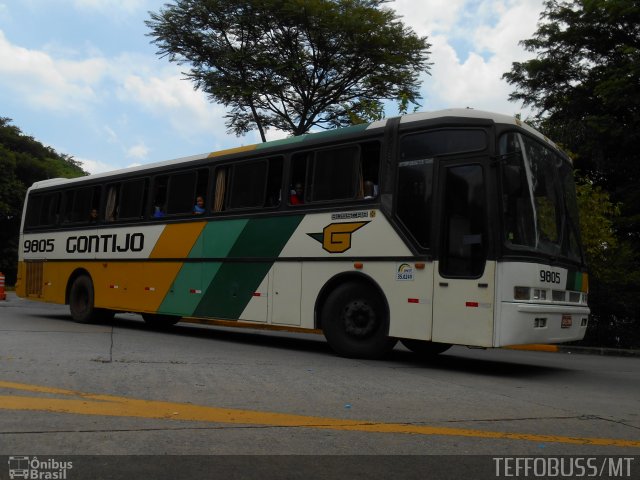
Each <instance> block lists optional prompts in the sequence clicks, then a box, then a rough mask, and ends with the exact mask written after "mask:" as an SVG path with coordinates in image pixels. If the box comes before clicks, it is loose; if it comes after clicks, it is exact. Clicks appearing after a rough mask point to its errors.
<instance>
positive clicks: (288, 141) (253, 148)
mask: <svg viewBox="0 0 640 480" xmlns="http://www.w3.org/2000/svg"><path fill="white" fill-rule="evenodd" d="M446 118H451V119H454V118H455V119H461V118H476V119H485V120H492V121H493V122H495V123H499V124H507V125H514V126H515V125H517V126H518V127H521V128H523V129H525V130H527V131H528V132H529V133H531V134H533V135H535V136H536V137H538V138H540V139H542V140H544V141H545V142H546V143H548V144H550V145H552V146H553V147H555V148H558V147H557V146H556V145H555V144H554V143H553V142H552V141H550V140H549V139H548V138H547V137H545V136H544V135H542V134H541V133H540V132H538V131H537V130H535V129H533V128H532V127H530V126H529V125H527V124H526V123H524V122H522V121H521V120H519V119H517V118H515V117H510V116H508V115H503V114H499V113H493V112H487V111H483V110H474V109H471V108H450V109H444V110H436V111H432V112H419V113H412V114H407V115H403V116H402V117H400V124H401V125H405V124H410V123H413V122H422V121H427V120H436V119H446ZM388 120H389V118H385V119H382V120H378V121H375V122H372V123H363V124H360V125H354V126H351V127H345V128H339V129H334V130H325V131H322V132H315V133H307V134H304V135H300V136H296V137H288V138H285V139H281V140H273V141H270V142H265V143H258V144H251V145H245V146H241V147H235V148H230V149H226V150H220V151H216V152H211V153H203V154H199V155H191V156H188V157H180V158H176V159H173V160H165V161H160V162H154V163H148V164H145V165H138V166H135V167H128V168H123V169H118V170H112V171H109V172H103V173H96V174H93V175H89V176H85V177H77V178H71V179H69V178H51V179H48V180H42V181H39V182H35V183H34V184H33V185H32V186H31V187H30V188H29V190H31V189H40V188H46V187H51V186H55V185H59V184H67V183H75V182H80V181H89V180H94V179H96V180H97V179H101V178H108V177H112V176H119V175H122V174H128V173H135V172H144V171H147V170H150V169H155V168H162V167H170V166H172V165H180V164H182V163H184V162H189V161H193V160H203V159H206V158H217V157H222V156H226V155H233V154H236V153H242V152H256V153H257V152H258V151H260V150H263V149H267V148H274V147H281V146H282V147H284V146H287V145H295V144H298V143H303V142H305V141H308V140H319V139H321V138H323V137H331V138H334V137H337V136H343V135H344V136H347V135H350V134H354V133H357V132H363V131H370V130H375V129H382V128H384V127H385V126H386V124H387V122H388Z"/></svg>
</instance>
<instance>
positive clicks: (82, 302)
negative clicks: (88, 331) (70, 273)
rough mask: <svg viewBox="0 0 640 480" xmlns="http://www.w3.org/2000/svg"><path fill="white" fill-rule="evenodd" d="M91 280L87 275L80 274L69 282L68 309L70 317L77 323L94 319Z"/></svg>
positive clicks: (94, 309)
mask: <svg viewBox="0 0 640 480" xmlns="http://www.w3.org/2000/svg"><path fill="white" fill-rule="evenodd" d="M93 300H94V291H93V282H92V281H91V278H90V277H89V276H88V275H80V276H78V277H76V279H75V280H74V281H73V283H72V284H71V289H70V290H69V311H70V312H71V318H72V319H73V320H74V321H75V322H78V323H92V322H94V321H96V308H95V307H94V304H93Z"/></svg>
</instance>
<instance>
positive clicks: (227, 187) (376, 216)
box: [16, 109, 589, 357]
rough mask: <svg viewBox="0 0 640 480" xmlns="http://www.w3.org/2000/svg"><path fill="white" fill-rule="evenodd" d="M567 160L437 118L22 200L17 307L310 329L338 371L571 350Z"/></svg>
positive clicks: (574, 253) (573, 261)
mask: <svg viewBox="0 0 640 480" xmlns="http://www.w3.org/2000/svg"><path fill="white" fill-rule="evenodd" d="M587 289H588V277H587V273H586V268H585V263H584V257H583V254H582V249H581V244H580V233H579V230H578V212H577V206H576V191H575V185H574V182H573V174H572V166H571V163H570V161H569V159H568V157H567V156H566V155H565V154H563V153H562V152H561V151H560V150H559V149H558V148H557V147H556V146H555V145H554V144H553V143H552V142H550V141H549V140H548V139H547V138H545V137H544V136H542V135H541V134H539V133H538V132H536V131H535V130H533V129H532V128H530V127H528V126H527V125H525V124H523V123H522V122H520V121H519V120H517V119H515V118H511V117H507V116H503V115H498V114H492V113H487V112H481V111H476V110H469V109H464V110H462V109H461V110H444V111H437V112H430V113H417V114H413V115H406V116H402V117H396V118H390V119H385V120H381V121H377V122H373V123H370V124H364V125H357V126H353V127H349V128H344V129H339V130H332V131H326V132H322V133H314V134H309V135H303V136H299V137H292V138H288V139H286V140H280V141H273V142H268V143H263V144H259V145H252V146H247V147H241V148H237V149H233V150H225V151H221V152H215V153H212V154H206V155H197V156H192V157H188V158H181V159H179V160H174V161H168V162H163V163H157V164H153V165H147V166H140V167H133V168H128V169H124V170H119V171H114V172H111V173H104V174H97V175H90V176H87V177H82V178H76V179H71V180H66V179H54V180H47V181H43V182H38V183H36V184H34V185H33V186H32V187H31V188H30V189H29V191H28V194H27V199H26V202H25V208H24V213H23V218H22V228H21V234H20V254H19V269H18V282H17V285H16V290H17V292H18V295H20V296H22V297H27V298H31V299H38V300H42V301H45V302H53V303H59V304H69V306H70V310H71V316H72V318H73V319H74V320H76V321H79V322H89V321H102V320H105V319H108V318H109V317H111V316H113V314H114V313H115V312H136V313H140V314H142V316H143V318H144V319H145V320H146V321H148V322H150V323H155V324H174V323H176V322H178V321H192V322H205V323H213V324H222V325H238V326H247V325H250V326H254V327H257V328H270V329H274V330H278V329H281V330H293V331H315V332H319V331H322V332H323V333H324V335H325V337H326V338H327V341H328V343H329V345H330V346H331V347H332V348H333V349H334V350H335V351H336V352H337V353H338V354H340V355H345V356H353V357H376V356H380V355H382V354H384V353H385V352H387V351H388V350H389V349H390V348H392V347H393V345H395V343H396V342H397V340H400V341H401V342H402V343H403V344H404V345H405V346H406V347H407V348H409V349H410V350H413V351H415V352H418V353H422V354H430V353H439V352H442V351H444V350H446V349H447V348H448V347H449V346H450V345H452V344H458V345H467V346H474V347H501V346H508V345H518V344H528V343H559V342H567V341H573V340H579V339H582V338H583V336H584V334H585V331H586V327H587V318H588V314H589V308H588V306H587Z"/></svg>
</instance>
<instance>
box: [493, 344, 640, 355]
mask: <svg viewBox="0 0 640 480" xmlns="http://www.w3.org/2000/svg"><path fill="white" fill-rule="evenodd" d="M502 348H504V349H505V350H527V351H532V352H553V353H569V354H570V353H578V354H583V355H606V356H611V357H614V356H615V357H640V350H631V349H624V348H606V347H582V346H580V345H544V344H532V345H513V346H509V347H502Z"/></svg>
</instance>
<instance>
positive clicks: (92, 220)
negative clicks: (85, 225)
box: [89, 208, 98, 223]
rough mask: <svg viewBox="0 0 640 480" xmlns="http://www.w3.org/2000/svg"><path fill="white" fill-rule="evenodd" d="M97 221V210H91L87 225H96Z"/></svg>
mask: <svg viewBox="0 0 640 480" xmlns="http://www.w3.org/2000/svg"><path fill="white" fill-rule="evenodd" d="M97 221H98V210H97V209H95V208H92V209H91V211H90V212H89V223H96V222H97Z"/></svg>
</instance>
